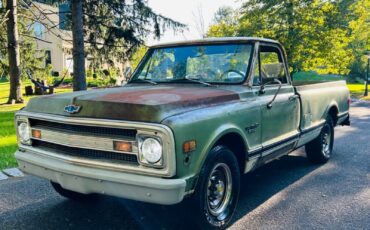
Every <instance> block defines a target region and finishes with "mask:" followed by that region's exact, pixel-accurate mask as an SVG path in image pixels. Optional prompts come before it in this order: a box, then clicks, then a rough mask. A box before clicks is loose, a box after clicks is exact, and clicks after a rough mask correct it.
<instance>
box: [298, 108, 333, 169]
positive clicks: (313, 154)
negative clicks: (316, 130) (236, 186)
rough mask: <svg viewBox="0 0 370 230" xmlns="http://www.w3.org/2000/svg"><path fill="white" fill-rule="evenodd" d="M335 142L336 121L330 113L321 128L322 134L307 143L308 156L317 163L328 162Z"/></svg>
mask: <svg viewBox="0 0 370 230" xmlns="http://www.w3.org/2000/svg"><path fill="white" fill-rule="evenodd" d="M333 144H334V123H333V118H332V117H331V116H330V115H329V116H328V117H327V118H326V122H325V124H324V127H323V128H322V129H321V133H320V135H319V136H318V137H316V138H315V139H314V140H312V141H311V142H309V143H307V144H306V146H305V148H306V155H307V158H308V159H309V160H310V161H311V162H313V163H316V164H324V163H326V162H327V161H328V160H329V159H330V156H331V154H332V150H333Z"/></svg>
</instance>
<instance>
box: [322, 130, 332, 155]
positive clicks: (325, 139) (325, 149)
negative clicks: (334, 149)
mask: <svg viewBox="0 0 370 230" xmlns="http://www.w3.org/2000/svg"><path fill="white" fill-rule="evenodd" d="M322 135H323V136H322V153H323V154H324V156H326V157H329V156H330V145H331V131H330V128H329V127H327V126H326V127H325V128H324V130H323V134H322Z"/></svg>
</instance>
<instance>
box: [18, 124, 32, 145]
mask: <svg viewBox="0 0 370 230" xmlns="http://www.w3.org/2000/svg"><path fill="white" fill-rule="evenodd" d="M18 136H19V140H20V141H21V143H22V144H29V141H30V128H29V126H28V123H27V122H24V121H19V122H18Z"/></svg>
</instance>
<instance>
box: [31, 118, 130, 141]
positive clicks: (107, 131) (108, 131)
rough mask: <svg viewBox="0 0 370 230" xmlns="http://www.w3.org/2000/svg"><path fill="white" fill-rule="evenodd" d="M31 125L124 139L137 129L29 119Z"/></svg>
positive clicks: (128, 137)
mask: <svg viewBox="0 0 370 230" xmlns="http://www.w3.org/2000/svg"><path fill="white" fill-rule="evenodd" d="M29 121H30V125H31V127H37V128H45V129H51V130H54V131H62V132H73V133H76V134H82V135H86V134H87V135H95V136H105V137H112V136H116V137H123V138H125V139H130V140H133V139H135V137H136V133H137V131H136V130H135V129H120V128H109V127H97V126H85V125H71V124H62V123H57V122H51V121H44V120H37V119H29Z"/></svg>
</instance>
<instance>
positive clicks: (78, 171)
mask: <svg viewBox="0 0 370 230" xmlns="http://www.w3.org/2000/svg"><path fill="white" fill-rule="evenodd" d="M15 157H16V159H17V161H18V164H19V168H20V169H21V170H22V171H24V172H26V173H29V174H32V175H36V176H39V177H42V178H46V179H49V180H51V181H53V182H56V183H58V184H60V185H61V186H62V187H63V188H65V189H68V190H71V191H75V192H79V193H83V194H91V193H100V194H107V195H111V196H117V197H122V198H127V199H131V200H138V201H143V202H149V203H156V204H165V205H170V204H176V203H179V202H181V201H182V200H183V198H184V196H185V187H186V180H185V179H163V178H157V177H152V176H143V175H136V174H130V173H126V172H118V171H111V170H107V169H100V168H91V167H88V166H83V165H76V164H72V163H70V162H65V161H62V160H58V159H54V158H51V157H47V156H45V155H40V154H38V153H37V152H35V151H31V150H26V151H17V152H16V153H15Z"/></svg>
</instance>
